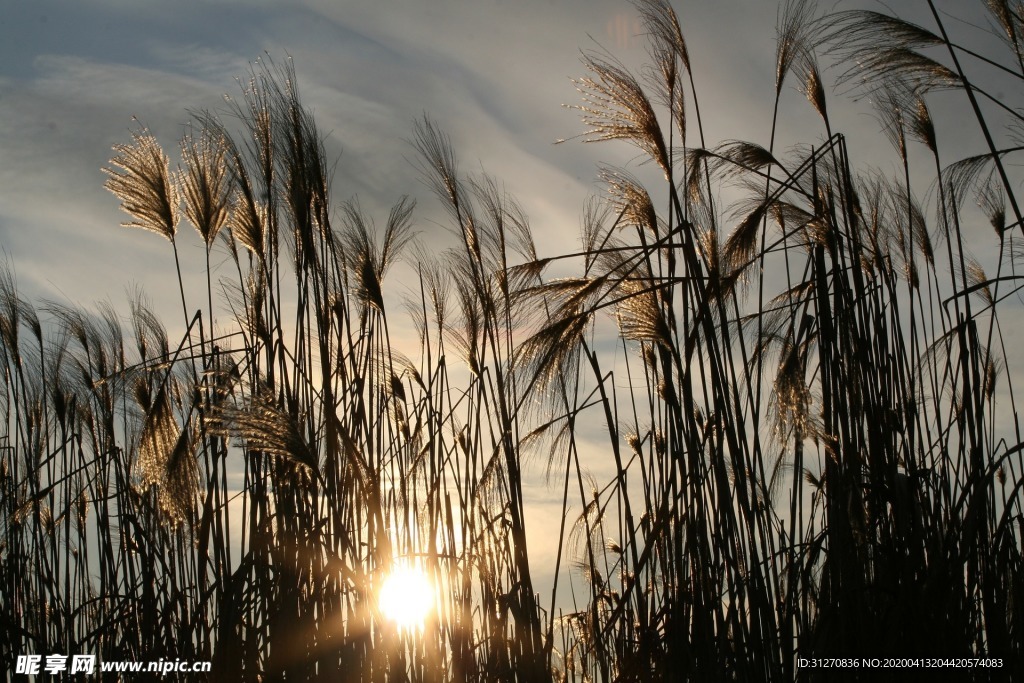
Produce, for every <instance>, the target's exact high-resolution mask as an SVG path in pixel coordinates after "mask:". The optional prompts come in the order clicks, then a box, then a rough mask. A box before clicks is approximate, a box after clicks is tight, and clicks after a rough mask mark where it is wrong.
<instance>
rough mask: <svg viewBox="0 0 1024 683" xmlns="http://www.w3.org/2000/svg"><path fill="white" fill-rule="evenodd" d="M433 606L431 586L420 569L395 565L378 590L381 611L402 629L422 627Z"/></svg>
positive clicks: (432, 588)
mask: <svg viewBox="0 0 1024 683" xmlns="http://www.w3.org/2000/svg"><path fill="white" fill-rule="evenodd" d="M433 607H434V587H433V585H432V584H431V582H430V579H428V578H427V575H426V574H425V573H424V572H423V570H422V569H419V568H418V567H414V566H411V565H405V564H403V565H398V566H396V567H395V568H394V569H393V570H392V572H391V574H390V575H389V576H388V577H387V578H386V579H385V580H384V585H383V586H382V587H381V589H380V611H381V613H382V614H383V615H384V617H385V618H386V619H388V621H391V622H393V623H394V624H395V625H397V626H398V627H399V628H401V629H413V628H418V627H422V626H423V622H424V621H426V618H427V615H428V614H429V613H430V610H431V609H433Z"/></svg>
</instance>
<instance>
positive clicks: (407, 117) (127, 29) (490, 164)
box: [0, 0, 981, 564]
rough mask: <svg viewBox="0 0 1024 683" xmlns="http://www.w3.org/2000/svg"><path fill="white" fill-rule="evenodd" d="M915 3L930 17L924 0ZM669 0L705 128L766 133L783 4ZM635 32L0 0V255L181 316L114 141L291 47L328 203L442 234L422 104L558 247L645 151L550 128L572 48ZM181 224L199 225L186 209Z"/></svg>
mask: <svg viewBox="0 0 1024 683" xmlns="http://www.w3.org/2000/svg"><path fill="white" fill-rule="evenodd" d="M861 4H862V5H863V4H865V3H861ZM907 4H908V5H911V4H912V5H913V7H910V8H909V9H908V11H910V12H911V13H912V16H919V17H920V16H923V15H922V14H921V12H922V11H923V10H922V8H923V7H924V5H923V3H916V2H915V3H907ZM979 4H980V3H979ZM675 6H676V9H677V11H678V12H679V14H680V18H681V21H682V24H683V31H684V34H685V35H686V38H687V41H688V45H689V49H690V54H691V58H692V64H693V69H694V71H695V73H696V78H697V84H696V85H697V89H698V91H699V92H700V95H701V98H702V99H701V107H702V109H703V111H704V112H705V123H706V135H707V141H708V143H709V145H710V144H714V143H715V142H718V141H722V140H726V139H749V140H753V141H756V142H760V143H761V144H764V145H767V142H768V137H769V134H770V125H771V105H772V98H773V95H774V56H775V24H776V17H777V6H776V5H775V3H771V2H754V1H741V0H722V1H720V2H711V1H709V0H707V1H693V2H676V3H675ZM823 6H824V7H825V8H826V9H827V8H830V7H837V8H843V7H848V6H850V4H849V3H823ZM869 6H871V7H875V8H878V7H880V5H877V4H871V5H869ZM945 6H948V7H956V3H952V2H950V3H945ZM914 13H916V14H914ZM979 21H981V20H979ZM968 29H969V27H968ZM639 32H640V24H639V21H638V19H637V15H636V12H635V10H634V9H633V8H632V7H631V6H630V4H629V3H628V2H626V1H625V0H518V1H512V0H473V1H470V0H431V1H426V0H388V1H387V2H381V1H380V0H339V1H329V0H301V1H300V0H294V1H287V2H277V1H273V0H221V1H219V2H211V1H202V0H179V1H176V2H173V3H163V2H141V1H139V0H67V1H60V0H36V1H29V0H3V3H2V8H0V249H2V252H3V253H2V254H0V258H6V260H7V261H8V262H9V263H10V264H12V265H13V267H14V271H15V274H16V277H17V280H18V283H19V287H20V288H21V291H22V292H23V294H24V295H25V296H26V298H28V299H30V300H33V301H37V302H41V301H43V300H47V299H53V300H58V301H64V302H68V301H70V302H77V303H80V304H83V305H86V306H91V305H92V303H93V302H96V301H100V300H110V301H112V302H114V304H115V308H117V309H118V310H121V311H124V312H127V311H126V307H125V306H123V305H121V304H120V303H118V302H123V301H124V300H125V292H126V291H129V290H132V289H134V288H135V287H141V288H142V289H143V290H144V291H145V292H146V294H147V296H148V298H149V299H150V300H151V301H152V303H153V305H154V307H155V308H156V309H157V310H158V311H164V312H166V313H167V319H168V320H176V319H178V317H180V307H179V303H178V298H177V297H178V293H177V289H176V287H177V285H176V279H175V276H174V262H173V257H172V254H171V251H170V248H169V245H168V244H167V243H166V241H164V240H162V239H160V238H158V237H156V236H154V235H153V234H150V233H146V232H143V231H139V230H128V229H125V228H122V227H119V224H120V223H121V222H122V221H124V220H126V218H127V217H126V216H125V215H123V214H122V213H121V212H120V211H119V209H118V202H117V200H116V199H115V198H114V197H113V196H112V195H111V194H110V193H108V192H106V191H105V190H104V189H103V182H104V178H105V176H104V175H103V173H102V171H101V168H102V167H103V166H104V165H106V164H107V162H108V160H109V158H110V157H111V155H112V153H111V146H112V145H114V144H116V143H125V142H128V141H130V137H131V132H132V131H133V130H135V129H136V128H137V125H138V124H137V123H136V120H137V121H139V122H141V123H142V124H144V125H145V126H146V127H147V128H148V129H149V130H150V131H151V132H152V133H153V134H154V135H155V136H156V137H157V139H158V140H160V141H161V143H162V144H163V145H164V147H165V149H167V150H171V151H173V150H174V149H175V146H176V144H177V140H178V139H179V138H180V137H181V135H182V133H183V132H184V130H185V126H186V124H187V122H188V121H189V117H190V111H196V110H201V109H210V110H212V111H223V110H224V109H225V108H226V105H225V102H224V95H225V94H227V95H230V96H235V97H237V96H238V95H239V94H240V88H239V86H238V84H237V82H236V79H242V80H244V79H245V78H246V75H247V73H248V72H249V69H250V68H251V66H250V65H251V64H252V63H253V62H254V60H257V59H266V58H267V56H269V58H271V59H272V60H274V61H276V62H279V63H283V62H284V61H285V60H287V59H289V58H291V59H292V60H293V62H294V66H295V71H296V73H297V75H298V81H299V91H300V96H301V98H302V100H303V102H304V103H305V105H306V106H307V107H308V108H309V109H311V110H312V112H313V114H314V116H315V119H316V121H317V123H318V125H319V127H320V129H321V131H323V132H325V133H327V134H328V139H327V149H328V153H329V155H330V156H331V158H332V159H335V160H336V161H337V166H336V174H335V182H334V189H333V193H334V200H335V205H336V206H337V205H339V204H341V203H342V202H343V201H345V200H348V199H350V198H352V197H358V198H359V201H360V203H361V205H362V206H363V208H364V209H366V210H367V212H368V213H369V214H370V215H373V216H375V217H376V219H377V222H378V224H383V222H384V219H385V218H386V215H387V209H388V207H390V206H391V205H392V204H393V203H395V202H396V201H397V200H398V199H399V198H400V197H401V196H403V195H411V196H413V197H415V198H416V199H417V201H418V202H419V204H418V208H417V212H416V214H415V216H416V230H417V231H418V232H419V234H420V237H421V240H423V241H424V242H425V243H427V244H434V243H435V238H436V240H444V239H447V238H446V237H443V236H444V235H445V234H446V233H445V231H444V230H443V229H442V228H441V227H440V226H438V225H437V224H436V222H435V221H436V220H440V216H441V213H440V211H439V209H438V205H437V203H436V200H435V199H434V198H433V197H432V196H431V194H430V192H429V190H428V189H427V188H426V186H425V185H424V184H423V183H422V181H421V180H420V177H419V172H418V171H417V169H416V167H415V165H414V164H413V163H412V159H413V157H414V153H413V150H412V147H411V145H410V143H409V139H410V138H411V137H412V125H413V122H414V121H415V120H416V119H418V118H420V117H422V116H423V115H424V114H426V115H428V116H430V117H431V118H432V119H433V120H434V121H435V122H436V123H437V124H438V126H439V127H440V128H441V129H442V130H444V131H445V132H446V133H448V135H449V136H450V137H451V139H452V142H453V143H454V146H455V150H456V153H457V155H458V156H459V159H460V162H461V166H462V168H463V170H465V171H469V172H478V171H480V170H486V171H487V172H489V173H491V174H492V175H494V176H496V177H497V178H498V179H499V180H500V181H501V182H502V183H503V184H504V186H505V188H506V189H507V190H508V191H509V192H510V193H511V194H512V195H514V196H515V197H517V198H518V199H519V201H520V202H521V203H522V204H523V206H524V208H525V209H526V212H527V214H528V215H529V216H530V218H531V222H532V224H533V227H534V230H535V233H536V235H537V238H538V243H539V246H540V251H541V254H542V255H545V254H548V255H550V254H553V253H557V252H559V251H564V250H566V249H568V248H572V247H573V246H574V245H575V244H576V236H577V234H578V230H579V225H580V216H581V213H582V207H583V204H584V201H585V200H586V198H587V197H588V195H591V194H595V193H597V192H599V190H600V188H599V186H598V184H597V182H596V172H597V166H596V164H597V163H598V162H599V161H602V162H608V163H613V164H618V165H622V166H626V167H627V168H630V170H633V171H636V172H641V173H649V172H650V171H651V168H650V165H648V166H646V167H639V166H638V162H637V159H636V150H635V149H632V148H630V147H628V146H627V145H624V144H617V145H610V144H604V145H584V144H582V143H581V142H579V141H574V140H570V141H568V142H566V143H565V144H558V145H556V144H554V142H555V141H556V140H559V139H565V138H573V136H577V135H579V134H580V133H582V132H583V130H584V128H583V125H582V124H581V123H580V121H579V118H578V112H575V111H573V110H571V109H568V108H566V107H565V106H563V105H565V104H575V103H578V102H579V97H578V93H577V92H576V91H575V89H574V87H573V84H572V82H571V81H570V78H571V77H577V76H581V75H583V67H582V66H581V64H580V59H579V56H580V50H581V49H598V48H603V49H607V50H608V51H609V52H610V53H612V54H614V55H615V56H616V57H618V58H620V59H621V60H622V61H623V62H624V63H625V64H626V65H627V66H631V67H636V66H638V65H639V64H640V63H641V62H642V61H643V58H644V56H645V52H644V47H643V41H642V38H641V37H640V36H639ZM831 97H832V98H833V100H832V101H836V98H837V97H840V96H837V95H832V96H831ZM783 106H784V109H785V111H786V112H787V113H786V116H784V117H783V119H782V121H781V124H780V132H779V140H780V147H785V146H787V145H790V144H793V143H795V142H798V141H799V142H804V143H812V144H814V143H819V142H820V141H821V140H823V139H824V136H825V133H824V130H823V129H822V127H821V125H820V123H819V122H818V119H817V117H816V115H815V114H814V112H813V110H812V109H811V107H810V106H809V105H808V104H807V103H806V101H804V100H803V96H802V95H801V94H800V93H798V92H796V90H795V88H794V87H793V86H792V85H791V86H788V87H787V88H786V89H785V91H784V93H783ZM839 109H840V111H838V112H836V111H834V113H835V115H836V116H837V117H838V118H839V119H840V121H841V123H840V126H837V127H842V129H843V130H846V131H847V132H848V133H850V134H851V139H854V140H856V144H855V145H852V146H851V149H853V150H854V161H855V163H858V162H859V161H867V162H868V163H872V164H880V165H882V167H883V168H889V169H890V171H891V169H892V168H893V166H892V164H894V162H895V158H894V157H893V155H892V153H891V151H890V150H889V148H888V146H887V143H886V142H885V140H884V138H883V137H882V136H880V135H878V134H877V130H878V124H877V122H876V121H875V120H874V119H873V118H872V117H871V115H870V113H869V110H868V108H867V107H866V106H864V105H863V104H862V105H857V106H850V107H848V108H844V107H840V108H839ZM962 110H963V108H962V107H961V108H959V109H957V110H953V109H950V112H953V111H962ZM939 115H940V118H941V116H942V112H941V111H940V112H939ZM949 116H950V117H954V116H955V114H953V113H950V114H949ZM943 125H946V126H950V127H955V128H958V129H959V128H962V129H963V131H964V132H963V134H962V139H961V140H958V141H957V144H961V143H962V146H963V149H965V150H971V151H974V152H977V151H980V147H978V144H979V143H978V140H977V139H976V138H972V137H971V135H972V134H970V133H969V132H967V130H968V127H967V126H961V122H959V121H957V120H956V119H955V118H951V119H947V120H944V122H943ZM861 134H862V136H861V137H858V135H861ZM172 158H173V157H172ZM172 163H173V162H172ZM886 164H889V166H886ZM180 229H181V230H190V228H189V227H188V225H187V224H186V223H184V222H183V224H182V226H181V228H180ZM179 248H180V249H181V250H182V260H183V269H184V271H185V277H186V280H189V275H190V274H192V275H195V277H193V278H191V279H192V280H194V281H195V282H196V283H197V288H196V292H198V291H199V289H198V287H199V284H198V283H201V282H202V281H203V278H202V277H201V275H200V274H201V273H202V270H203V256H202V254H203V247H202V244H201V242H200V240H199V239H198V237H196V236H195V235H190V236H188V237H187V238H184V237H183V238H182V240H181V243H180V246H179ZM192 298H193V300H196V301H198V300H199V299H198V298H196V296H193V297H192ZM173 336H174V335H173V334H172V338H173ZM534 500H535V503H536V507H534V508H533V512H532V516H533V517H534V518H535V519H538V518H540V517H542V516H543V515H544V514H546V512H545V510H548V509H550V508H548V507H545V505H553V502H552V501H553V498H552V496H546V495H543V494H542V493H538V494H537V496H536V497H535V499H534ZM545 501H547V502H545ZM540 555H541V558H540V563H542V564H543V563H544V561H545V558H544V555H545V552H544V551H540Z"/></svg>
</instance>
